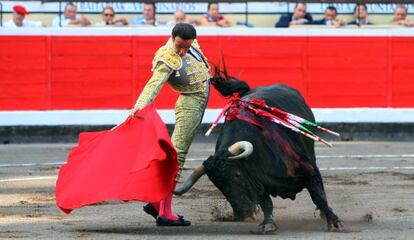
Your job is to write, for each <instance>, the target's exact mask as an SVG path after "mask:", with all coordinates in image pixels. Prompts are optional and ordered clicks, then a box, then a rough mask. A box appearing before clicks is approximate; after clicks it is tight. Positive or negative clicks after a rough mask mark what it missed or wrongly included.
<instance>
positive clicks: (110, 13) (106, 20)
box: [95, 6, 128, 27]
mask: <svg viewBox="0 0 414 240" xmlns="http://www.w3.org/2000/svg"><path fill="white" fill-rule="evenodd" d="M95 25H96V26H101V27H103V26H117V27H122V26H126V25H128V21H127V20H126V18H124V17H120V18H115V10H114V9H113V8H112V7H110V6H107V7H104V8H103V9H102V21H101V22H98V23H96V24H95Z"/></svg>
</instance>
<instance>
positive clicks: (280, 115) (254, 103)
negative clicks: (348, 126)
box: [205, 93, 339, 147]
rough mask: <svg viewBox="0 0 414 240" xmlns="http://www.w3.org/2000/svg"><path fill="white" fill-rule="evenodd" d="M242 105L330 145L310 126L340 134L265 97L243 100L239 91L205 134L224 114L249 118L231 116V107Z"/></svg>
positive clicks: (229, 118)
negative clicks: (278, 105) (285, 109)
mask: <svg viewBox="0 0 414 240" xmlns="http://www.w3.org/2000/svg"><path fill="white" fill-rule="evenodd" d="M240 107H243V108H244V109H246V110H248V111H250V112H253V113H254V114H256V115H258V116H262V117H265V118H267V119H268V120H269V121H271V122H274V123H276V124H280V125H282V126H284V127H286V128H289V129H290V130H292V131H294V132H297V133H300V134H302V135H304V136H306V137H308V138H310V139H312V140H314V141H318V142H322V143H324V144H326V145H327V146H329V147H332V144H331V143H329V142H327V141H326V140H324V139H323V138H321V137H319V136H317V135H316V134H314V133H313V132H312V131H310V130H309V129H308V127H315V128H316V129H319V130H320V131H323V132H326V133H329V134H332V135H335V136H339V133H337V132H334V131H331V130H329V129H327V128H324V127H321V126H319V125H318V124H316V123H314V122H311V121H308V120H306V119H304V118H301V117H299V116H296V115H294V114H291V113H288V112H285V111H283V110H281V109H279V108H276V107H271V106H269V105H267V104H266V102H265V101H264V100H263V99H258V98H255V99H252V100H249V101H246V100H241V99H240V95H239V94H238V93H235V94H233V96H232V97H231V98H230V100H229V102H228V103H227V104H226V106H225V107H224V108H223V110H222V111H221V112H220V114H219V115H218V117H217V119H216V120H215V121H214V122H213V124H212V125H211V127H210V128H209V129H208V131H207V132H206V134H205V135H206V136H208V135H210V133H211V131H212V130H213V129H214V128H215V127H216V126H217V124H218V122H219V121H220V119H221V118H222V117H223V116H224V115H226V119H227V120H231V119H233V118H235V117H236V118H239V119H242V120H247V119H245V118H244V117H242V116H240V114H232V116H229V115H228V114H227V113H228V112H229V110H230V109H237V108H240ZM235 112H238V111H235ZM248 122H251V123H253V124H254V121H248Z"/></svg>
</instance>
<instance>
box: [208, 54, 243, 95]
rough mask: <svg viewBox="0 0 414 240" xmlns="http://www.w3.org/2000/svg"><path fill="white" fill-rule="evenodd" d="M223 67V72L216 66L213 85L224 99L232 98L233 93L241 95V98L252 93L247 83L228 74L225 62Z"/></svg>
mask: <svg viewBox="0 0 414 240" xmlns="http://www.w3.org/2000/svg"><path fill="white" fill-rule="evenodd" d="M223 65H224V67H223V70H221V69H220V68H219V67H218V66H216V65H214V70H215V73H214V76H213V78H212V79H211V83H212V84H213V86H214V88H216V89H217V91H219V92H220V94H221V95H223V96H224V97H230V96H232V95H233V93H239V94H240V96H243V95H244V94H245V93H247V92H248V91H250V87H249V85H248V84H247V83H246V82H244V81H242V80H240V79H238V78H236V77H233V76H230V75H228V74H227V70H226V65H225V64H224V61H223Z"/></svg>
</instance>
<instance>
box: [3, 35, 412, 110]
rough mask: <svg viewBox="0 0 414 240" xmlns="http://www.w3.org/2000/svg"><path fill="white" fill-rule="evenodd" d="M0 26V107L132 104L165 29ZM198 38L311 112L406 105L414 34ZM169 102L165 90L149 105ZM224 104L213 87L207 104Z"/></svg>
mask: <svg viewBox="0 0 414 240" xmlns="http://www.w3.org/2000/svg"><path fill="white" fill-rule="evenodd" d="M3 30H4V29H2V31H1V32H0V110H64V109H75V110H77V109H127V108H130V107H131V106H133V104H134V102H135V100H136V98H137V96H138V94H139V93H140V92H141V90H142V88H143V87H144V85H145V83H146V81H147V80H148V79H149V78H150V76H151V71H150V69H151V60H152V57H153V55H154V53H155V51H156V50H157V49H158V48H159V47H160V46H161V45H163V44H164V43H165V41H166V40H167V39H168V33H169V31H170V29H162V30H155V29H139V30H137V29H133V28H127V29H122V30H112V29H108V30H105V29H100V30H98V29H94V28H90V29H52V30H50V29H38V30H34V29H31V30H24V31H23V30H20V29H18V30H8V31H3ZM18 31H19V32H18ZM21 31H23V32H21ZM25 31H26V32H25ZM198 39H199V42H200V44H201V46H202V50H203V51H204V53H205V54H206V56H207V57H208V59H209V60H210V61H211V62H213V63H218V62H219V59H220V56H221V53H223V55H224V57H225V61H226V64H227V66H228V70H229V72H230V73H231V74H233V75H235V76H237V77H239V78H241V79H243V80H246V81H247V82H248V83H249V84H250V85H251V86H252V87H255V86H263V85H270V84H274V83H285V84H288V85H290V86H293V87H295V88H297V89H298V90H299V91H300V92H301V93H302V94H303V95H304V96H305V98H306V100H307V101H308V103H309V104H310V105H311V107H314V108H339V107H346V108H351V107H373V108H384V107H389V108H406V107H407V108H412V107H414V61H413V60H412V59H414V30H413V29H400V30H398V29H388V30H384V29H382V30H380V29H347V30H345V29H344V30H342V31H341V30H340V29H319V30H317V29H311V30H309V29H308V30H305V29H282V30H281V29H244V28H240V29H237V28H235V29H227V30H226V29H200V30H199V38H198ZM176 97H177V93H174V92H173V91H171V90H170V87H167V86H166V87H164V89H163V90H162V92H161V95H160V96H158V98H157V100H156V105H157V107H158V108H160V109H172V108H174V103H175V99H176ZM224 102H225V99H223V98H221V97H220V96H218V94H217V93H216V92H215V91H212V96H211V98H210V102H209V105H208V107H209V108H220V107H222V106H223V105H224Z"/></svg>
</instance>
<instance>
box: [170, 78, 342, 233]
mask: <svg viewBox="0 0 414 240" xmlns="http://www.w3.org/2000/svg"><path fill="white" fill-rule="evenodd" d="M226 78H228V77H227V76H226ZM213 84H214V86H215V87H216V89H217V90H219V92H220V93H221V94H222V95H224V96H229V95H231V94H232V93H233V92H239V93H240V94H241V100H251V99H253V98H260V99H263V100H265V101H266V103H267V105H269V106H272V107H278V108H280V109H281V110H284V111H286V112H289V113H293V114H295V115H297V116H300V117H302V118H305V119H307V120H310V121H313V122H314V120H315V119H314V116H313V113H312V111H311V110H310V108H309V107H308V106H307V104H306V103H305V101H304V99H303V97H302V96H301V94H300V93H299V92H298V91H296V90H295V89H293V88H290V87H288V86H286V85H283V84H277V85H272V86H268V87H258V88H255V89H253V90H250V89H249V86H248V85H247V84H246V83H244V82H243V81H240V80H237V79H234V78H233V79H229V80H225V79H224V78H222V77H220V75H217V74H216V77H215V79H213ZM239 114H241V115H243V116H245V117H247V118H249V119H253V120H254V121H255V122H257V123H260V124H261V125H262V126H264V127H258V125H254V124H251V123H249V122H247V121H244V120H240V119H238V118H235V119H233V120H231V121H228V120H226V121H225V122H224V124H223V127H222V130H221V133H220V135H219V138H218V141H217V144H216V149H215V153H214V155H212V156H210V157H209V158H208V159H207V160H206V161H204V163H203V165H202V166H200V167H199V168H197V169H196V170H195V171H194V173H193V174H192V175H191V176H190V177H189V178H188V179H187V180H186V182H184V184H183V185H182V186H181V187H180V188H177V189H176V190H175V194H183V193H185V192H186V191H188V190H189V189H190V188H191V186H192V185H193V184H194V183H195V182H196V181H197V179H198V178H199V177H200V176H201V175H203V174H204V173H206V174H207V175H208V177H209V179H210V180H211V181H212V182H213V183H214V185H215V186H216V187H217V188H218V189H219V190H220V191H221V192H222V193H223V194H224V196H225V197H226V199H227V200H228V201H229V203H230V204H231V206H232V208H233V212H234V217H235V219H244V218H245V217H248V216H251V215H252V214H253V212H254V211H255V208H256V206H257V204H259V205H260V207H261V209H262V211H263V213H264V221H263V222H262V223H261V224H260V225H259V231H260V232H262V233H267V232H274V231H276V230H277V226H276V224H275V222H274V221H273V213H272V211H273V202H272V200H271V198H270V195H272V196H274V197H275V196H279V197H282V198H290V199H295V196H296V194H297V193H299V192H300V191H302V190H303V189H304V188H306V189H307V190H308V191H309V193H310V196H311V198H312V201H313V203H314V204H315V205H316V206H317V208H318V209H320V211H321V215H322V216H324V217H325V218H326V220H327V224H328V229H329V230H341V229H342V228H343V226H342V222H341V221H340V220H339V219H338V217H337V216H336V215H335V213H334V212H333V211H332V209H331V208H330V207H329V205H328V201H327V198H326V194H325V190H324V186H323V182H322V177H321V174H320V172H319V169H318V167H317V165H316V158H315V151H314V141H313V140H311V139H308V138H306V137H304V136H302V135H300V134H298V133H295V132H293V131H292V130H289V129H287V128H286V127H283V126H281V125H278V124H275V123H271V122H270V121H269V120H267V119H265V118H263V117H260V116H255V115H254V114H253V113H251V112H249V111H247V110H243V109H241V110H239ZM235 143H236V144H235ZM251 147H252V149H250V148H251ZM246 148H247V149H246ZM251 150H252V152H251V153H249V151H251ZM247 155H248V156H247Z"/></svg>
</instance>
